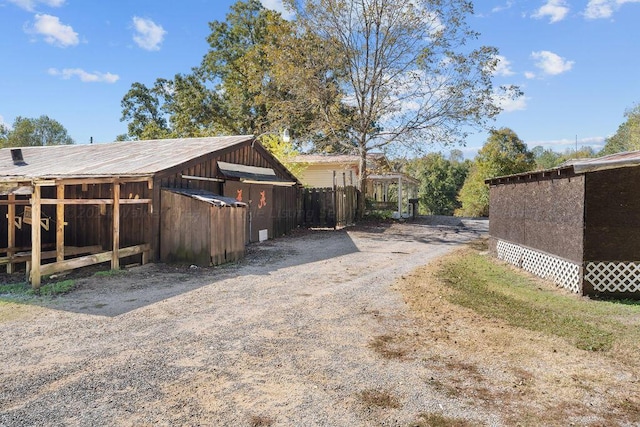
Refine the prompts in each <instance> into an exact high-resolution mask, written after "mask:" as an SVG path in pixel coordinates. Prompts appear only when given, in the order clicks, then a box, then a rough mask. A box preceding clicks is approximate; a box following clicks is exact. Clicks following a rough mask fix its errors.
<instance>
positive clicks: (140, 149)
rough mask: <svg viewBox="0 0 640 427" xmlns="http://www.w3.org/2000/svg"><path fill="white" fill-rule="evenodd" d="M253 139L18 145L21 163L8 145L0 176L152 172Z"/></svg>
mask: <svg viewBox="0 0 640 427" xmlns="http://www.w3.org/2000/svg"><path fill="white" fill-rule="evenodd" d="M252 138H253V137H252V136H251V135H240V136H225V137H208V138H181V139H160V140H149V141H130V142H113V143H107V144H91V145H87V144H84V145H58V146H50V147H21V150H22V157H23V159H24V164H22V165H16V164H14V162H13V160H12V156H11V149H10V148H3V149H1V150H0V177H26V178H37V177H56V176H61V177H82V176H111V175H151V174H154V173H156V172H159V171H162V170H165V169H169V168H171V167H173V166H177V165H179V164H181V163H184V162H187V161H189V160H191V159H194V158H197V157H200V156H203V155H206V154H209V153H212V152H216V151H220V150H223V149H225V148H228V147H231V146H234V145H236V144H240V143H242V142H245V141H248V140H251V139H252Z"/></svg>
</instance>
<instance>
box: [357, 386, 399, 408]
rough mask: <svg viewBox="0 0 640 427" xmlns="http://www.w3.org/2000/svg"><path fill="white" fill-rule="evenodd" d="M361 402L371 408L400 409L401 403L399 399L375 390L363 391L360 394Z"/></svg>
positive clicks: (385, 392)
mask: <svg viewBox="0 0 640 427" xmlns="http://www.w3.org/2000/svg"><path fill="white" fill-rule="evenodd" d="M358 398H359V399H360V401H361V402H362V403H363V404H364V405H366V406H369V407H372V406H375V407H379V408H399V407H400V401H399V400H398V398H397V397H395V396H394V395H392V394H391V393H389V392H387V391H380V390H375V389H368V390H363V391H361V392H360V393H358Z"/></svg>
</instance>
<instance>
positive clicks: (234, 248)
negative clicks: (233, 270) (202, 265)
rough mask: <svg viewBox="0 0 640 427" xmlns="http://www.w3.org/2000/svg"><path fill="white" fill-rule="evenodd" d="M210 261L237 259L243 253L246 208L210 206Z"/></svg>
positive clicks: (220, 262)
mask: <svg viewBox="0 0 640 427" xmlns="http://www.w3.org/2000/svg"><path fill="white" fill-rule="evenodd" d="M209 213H210V223H211V226H210V227H211V249H210V255H211V263H212V264H213V265H219V264H224V263H225V262H234V261H239V260H241V259H242V258H244V255H245V245H244V242H245V226H244V225H245V223H246V220H247V209H246V208H241V207H229V206H223V207H218V206H210V207H209Z"/></svg>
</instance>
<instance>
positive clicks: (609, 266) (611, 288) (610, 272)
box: [584, 262, 640, 292]
mask: <svg viewBox="0 0 640 427" xmlns="http://www.w3.org/2000/svg"><path fill="white" fill-rule="evenodd" d="M584 280H585V282H589V283H590V284H591V286H593V290H594V291H598V292H639V291H640V262H588V263H587V265H586V266H585V269H584Z"/></svg>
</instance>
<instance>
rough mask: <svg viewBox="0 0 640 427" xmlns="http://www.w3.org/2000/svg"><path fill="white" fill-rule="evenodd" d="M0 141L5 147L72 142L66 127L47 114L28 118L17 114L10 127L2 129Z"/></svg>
mask: <svg viewBox="0 0 640 427" xmlns="http://www.w3.org/2000/svg"><path fill="white" fill-rule="evenodd" d="M3 133H4V137H0V141H1V142H2V144H3V146H5V147H37V146H44V145H64V144H73V143H74V141H73V139H72V138H71V137H70V136H69V135H68V133H67V129H66V128H65V127H64V126H62V124H60V122H58V121H57V120H54V119H51V118H49V117H48V116H45V115H43V116H40V117H38V118H28V117H21V116H18V117H16V119H15V120H14V122H13V126H12V127H11V129H7V128H6V127H5V129H4V132H3Z"/></svg>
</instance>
